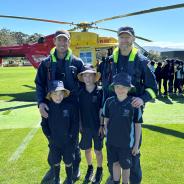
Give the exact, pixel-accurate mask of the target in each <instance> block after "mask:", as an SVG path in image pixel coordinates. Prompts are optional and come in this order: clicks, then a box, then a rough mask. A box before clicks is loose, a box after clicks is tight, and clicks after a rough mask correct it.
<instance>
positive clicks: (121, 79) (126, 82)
mask: <svg viewBox="0 0 184 184" xmlns="http://www.w3.org/2000/svg"><path fill="white" fill-rule="evenodd" d="M131 80H132V79H131V76H130V75H128V74H127V73H125V72H121V73H118V74H116V75H114V76H113V81H112V84H111V87H112V88H114V85H122V86H125V87H130V88H133V87H134V86H133V85H132V83H131Z"/></svg>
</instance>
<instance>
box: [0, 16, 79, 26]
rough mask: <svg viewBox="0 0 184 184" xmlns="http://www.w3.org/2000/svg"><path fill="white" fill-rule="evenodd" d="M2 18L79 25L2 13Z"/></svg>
mask: <svg viewBox="0 0 184 184" xmlns="http://www.w3.org/2000/svg"><path fill="white" fill-rule="evenodd" d="M0 18H9V19H22V20H34V21H41V22H51V23H56V24H68V25H77V24H74V23H73V22H62V21H57V20H49V19H40V18H33V17H21V16H11V15H0Z"/></svg>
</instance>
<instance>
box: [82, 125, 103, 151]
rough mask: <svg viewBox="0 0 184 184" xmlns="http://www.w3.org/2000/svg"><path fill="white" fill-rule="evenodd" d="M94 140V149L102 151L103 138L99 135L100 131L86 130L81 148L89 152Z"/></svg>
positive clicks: (83, 132)
mask: <svg viewBox="0 0 184 184" xmlns="http://www.w3.org/2000/svg"><path fill="white" fill-rule="evenodd" d="M92 140H93V142H94V149H95V150H97V151H101V150H102V148H103V138H101V137H100V136H99V135H98V130H93V129H89V128H84V129H83V131H82V138H81V141H80V144H79V145H80V148H81V149H82V150H87V149H90V148H92Z"/></svg>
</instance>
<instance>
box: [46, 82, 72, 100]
mask: <svg viewBox="0 0 184 184" xmlns="http://www.w3.org/2000/svg"><path fill="white" fill-rule="evenodd" d="M53 91H64V97H68V96H69V94H70V91H69V90H67V89H65V88H64V84H63V82H62V81H59V80H53V81H50V82H49V84H48V94H47V97H46V98H47V99H48V100H50V93H51V92H53Z"/></svg>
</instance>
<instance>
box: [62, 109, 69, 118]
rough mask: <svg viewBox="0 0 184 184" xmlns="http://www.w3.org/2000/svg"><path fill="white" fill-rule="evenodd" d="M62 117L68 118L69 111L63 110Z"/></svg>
mask: <svg viewBox="0 0 184 184" xmlns="http://www.w3.org/2000/svg"><path fill="white" fill-rule="evenodd" d="M63 117H69V111H68V110H67V109H65V110H63Z"/></svg>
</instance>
